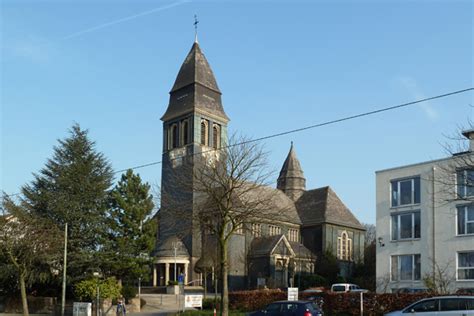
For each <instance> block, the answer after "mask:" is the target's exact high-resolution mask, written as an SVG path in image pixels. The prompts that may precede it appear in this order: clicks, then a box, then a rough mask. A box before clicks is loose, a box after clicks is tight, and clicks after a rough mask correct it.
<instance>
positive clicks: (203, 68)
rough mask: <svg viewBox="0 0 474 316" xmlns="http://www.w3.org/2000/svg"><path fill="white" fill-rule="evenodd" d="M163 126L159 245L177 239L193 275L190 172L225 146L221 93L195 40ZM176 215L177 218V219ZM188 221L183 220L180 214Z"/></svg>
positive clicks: (196, 240)
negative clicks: (208, 155)
mask: <svg viewBox="0 0 474 316" xmlns="http://www.w3.org/2000/svg"><path fill="white" fill-rule="evenodd" d="M161 120H162V121H163V158H162V162H163V163H162V177H161V194H162V196H161V208H160V219H159V234H158V239H159V242H162V241H164V240H165V239H166V238H169V237H171V236H178V237H179V238H180V239H181V240H182V241H183V243H184V245H185V246H186V248H187V250H188V251H189V254H190V257H191V267H190V268H191V271H189V273H191V274H192V273H193V272H194V270H193V269H194V264H195V262H196V261H197V260H198V259H199V257H200V256H201V236H200V232H199V227H198V225H197V223H194V222H193V216H192V214H194V212H195V210H194V207H193V205H194V200H195V198H196V197H195V195H194V193H193V190H192V187H193V170H195V168H198V164H199V163H198V161H199V159H198V158H199V157H200V156H203V155H206V154H209V152H212V151H214V150H217V149H218V148H220V147H222V146H225V145H226V143H227V123H228V122H229V118H228V117H227V115H226V114H225V112H224V108H223V106H222V100H221V91H220V90H219V87H218V86H217V82H216V79H215V77H214V74H213V72H212V70H211V67H210V66H209V63H208V62H207V60H206V57H205V56H204V54H203V52H202V51H201V48H200V46H199V43H198V42H197V40H195V42H194V43H193V46H192V47H191V50H190V51H189V53H188V55H187V56H186V59H185V60H184V62H183V64H182V65H181V68H180V70H179V72H178V75H177V77H176V80H175V83H174V85H173V87H172V89H171V91H170V98H169V104H168V107H167V109H166V112H165V113H164V115H163V116H162V117H161ZM178 212H179V215H180V216H177V214H178ZM187 212H189V216H184V218H183V216H182V215H183V213H184V214H188V213H187Z"/></svg>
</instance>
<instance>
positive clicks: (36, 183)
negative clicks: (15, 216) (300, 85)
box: [22, 124, 113, 281]
mask: <svg viewBox="0 0 474 316" xmlns="http://www.w3.org/2000/svg"><path fill="white" fill-rule="evenodd" d="M69 133H70V135H69V137H67V138H65V139H62V140H59V141H58V143H59V144H58V145H56V146H55V147H54V152H53V157H52V158H50V159H48V161H47V163H46V165H45V167H44V168H43V169H41V171H40V172H39V173H37V174H34V180H33V181H32V182H31V183H30V184H28V185H25V186H24V187H23V188H22V193H23V195H24V202H25V203H24V205H25V206H26V207H27V209H28V211H30V212H32V213H34V214H35V215H38V216H41V217H45V218H47V219H49V220H51V221H52V222H53V223H55V224H56V225H57V226H58V227H59V228H60V229H64V226H65V223H66V222H67V223H68V227H69V232H68V236H69V242H68V270H67V271H68V278H69V281H75V280H77V279H82V278H84V277H86V276H87V275H88V274H90V273H91V271H94V270H97V269H98V268H99V267H98V266H99V264H100V262H99V261H98V260H97V251H98V249H100V248H101V246H102V244H103V242H104V239H103V237H104V233H105V230H106V226H105V224H106V221H105V218H106V214H107V199H108V190H109V188H110V187H111V185H112V178H113V172H112V168H111V165H110V163H109V162H108V160H107V159H106V158H105V157H104V155H103V154H102V153H100V152H98V151H97V150H96V148H95V143H94V142H93V141H91V140H90V139H89V138H88V136H87V133H88V131H87V130H82V129H81V128H80V126H79V125H78V124H75V125H73V126H72V128H71V129H70V131H69Z"/></svg>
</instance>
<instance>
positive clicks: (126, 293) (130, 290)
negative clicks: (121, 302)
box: [121, 285, 138, 303]
mask: <svg viewBox="0 0 474 316" xmlns="http://www.w3.org/2000/svg"><path fill="white" fill-rule="evenodd" d="M121 293H122V296H123V297H124V298H125V301H126V302H127V303H128V301H129V300H130V299H132V298H134V297H135V296H137V293H138V290H137V289H136V288H135V287H134V286H132V285H125V286H124V287H122V290H121Z"/></svg>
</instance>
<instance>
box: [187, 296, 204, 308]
mask: <svg viewBox="0 0 474 316" xmlns="http://www.w3.org/2000/svg"><path fill="white" fill-rule="evenodd" d="M184 307H192V308H197V307H199V308H202V295H185V296H184Z"/></svg>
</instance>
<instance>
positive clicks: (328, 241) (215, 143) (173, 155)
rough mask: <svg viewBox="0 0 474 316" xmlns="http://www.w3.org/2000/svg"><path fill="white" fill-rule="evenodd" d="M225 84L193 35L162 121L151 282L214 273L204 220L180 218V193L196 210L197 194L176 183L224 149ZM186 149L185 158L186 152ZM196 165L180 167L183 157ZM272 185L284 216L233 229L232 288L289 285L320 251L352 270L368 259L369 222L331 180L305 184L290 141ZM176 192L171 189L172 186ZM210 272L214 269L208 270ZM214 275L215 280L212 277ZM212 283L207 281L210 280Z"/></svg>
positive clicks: (344, 270)
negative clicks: (201, 159)
mask: <svg viewBox="0 0 474 316" xmlns="http://www.w3.org/2000/svg"><path fill="white" fill-rule="evenodd" d="M221 94H222V93H221V91H220V89H219V87H218V85H217V81H216V79H215V77H214V74H213V72H212V70H211V67H210V66H209V63H208V61H207V60H206V58H205V56H204V54H203V52H202V51H201V48H200V45H199V43H198V42H197V40H196V41H195V42H194V43H193V45H192V47H191V50H190V52H189V53H188V55H187V57H186V59H185V60H184V63H183V64H182V65H181V68H180V70H179V72H178V75H177V77H176V81H175V83H174V85H173V87H172V89H171V92H170V98H169V104H168V107H167V109H166V111H165V113H164V115H163V116H162V118H161V120H162V121H163V159H162V161H163V163H162V193H163V192H164V191H166V192H167V195H166V198H163V196H164V194H162V200H161V208H160V211H159V213H158V223H159V224H158V225H159V227H158V241H157V247H156V250H155V253H154V264H153V278H152V284H153V286H165V285H167V284H168V282H169V281H174V280H177V278H178V277H179V276H180V275H181V276H182V277H184V283H185V284H193V285H196V284H197V285H202V283H203V282H204V281H203V280H204V279H205V280H207V279H208V278H212V279H213V278H214V275H215V274H214V273H215V272H216V269H217V264H216V260H215V258H216V257H217V255H216V252H217V249H216V247H215V246H214V247H211V249H210V248H209V246H208V245H207V247H204V246H203V244H204V239H205V236H204V234H203V232H202V231H201V229H200V228H199V225H198V223H195V222H194V221H193V220H192V216H189V217H188V218H187V219H186V218H184V219H180V220H179V225H176V223H175V222H176V214H175V213H174V209H173V208H174V207H173V205H175V203H176V201H179V202H180V203H181V205H182V206H183V207H184V208H185V209H186V211H187V212H190V213H189V214H194V212H195V211H196V210H195V209H194V202H195V199H196V197H195V196H194V195H193V194H192V193H186V190H183V189H182V188H180V187H179V186H180V185H179V184H177V183H175V177H174V175H175V174H176V173H178V174H180V176H182V177H183V178H185V179H189V181H193V180H192V178H193V176H192V169H193V168H199V166H198V165H194V160H193V157H194V156H195V155H199V154H201V153H203V152H209V151H212V150H218V148H219V147H221V146H223V145H225V144H226V143H227V124H228V123H229V118H228V116H227V115H226V113H225V111H224V107H223V105H222V100H221ZM182 157H185V158H182ZM184 160H186V163H187V164H191V166H192V167H191V168H182V165H183V161H184ZM266 189H268V190H273V191H274V201H272V203H274V205H275V209H278V207H281V206H284V207H285V209H286V212H287V213H288V214H287V215H288V219H287V220H285V221H278V220H272V221H263V220H262V222H261V223H252V224H249V225H248V226H244V227H242V228H241V229H239V230H237V231H235V233H234V235H233V236H232V238H231V240H230V244H229V259H230V262H229V289H230V290H240V289H251V288H256V287H257V286H261V285H265V286H267V287H282V288H283V287H288V286H290V285H295V286H296V285H297V284H296V283H294V282H293V279H294V276H295V274H297V273H300V272H303V273H317V272H318V267H317V258H318V256H320V255H321V254H323V253H325V252H327V251H329V252H331V253H333V254H334V255H335V256H336V257H337V259H338V261H339V266H340V274H341V275H343V276H348V275H349V274H350V270H351V266H352V264H353V263H354V262H357V261H360V260H363V254H364V237H365V229H364V227H363V226H362V225H361V224H360V222H359V221H358V220H357V218H356V217H355V216H354V215H353V214H352V212H351V211H350V210H349V209H348V208H347V207H346V206H345V205H344V203H343V202H342V201H341V200H340V199H339V197H338V196H337V195H336V193H335V192H334V191H333V190H332V189H331V188H330V187H329V186H326V187H322V188H317V189H312V190H306V179H305V177H304V173H303V169H302V168H301V165H300V162H299V160H298V158H297V156H296V151H295V148H294V146H293V144H291V146H290V150H289V153H288V156H287V157H286V159H285V161H284V162H283V166H282V169H281V171H280V174H279V177H278V180H277V183H276V188H266ZM169 192H171V193H169ZM209 272H211V273H209ZM209 281H211V280H209ZM208 284H209V283H208Z"/></svg>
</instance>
